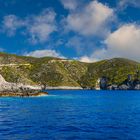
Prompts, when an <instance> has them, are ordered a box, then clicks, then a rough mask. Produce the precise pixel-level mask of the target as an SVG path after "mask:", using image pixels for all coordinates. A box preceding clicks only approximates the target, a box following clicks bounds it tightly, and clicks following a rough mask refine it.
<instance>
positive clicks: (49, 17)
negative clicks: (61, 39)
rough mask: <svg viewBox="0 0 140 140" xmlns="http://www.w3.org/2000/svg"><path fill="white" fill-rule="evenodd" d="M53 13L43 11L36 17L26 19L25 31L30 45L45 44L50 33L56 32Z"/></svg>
mask: <svg viewBox="0 0 140 140" xmlns="http://www.w3.org/2000/svg"><path fill="white" fill-rule="evenodd" d="M55 16H56V14H55V12H54V11H52V10H48V9H47V10H44V11H43V12H42V13H41V14H39V15H37V16H32V17H29V18H27V23H28V25H27V27H26V28H27V31H28V33H29V35H30V41H31V42H32V43H38V42H41V43H43V42H45V41H46V40H48V37H49V35H50V34H51V33H53V32H54V31H56V30H57V27H56V24H55Z"/></svg>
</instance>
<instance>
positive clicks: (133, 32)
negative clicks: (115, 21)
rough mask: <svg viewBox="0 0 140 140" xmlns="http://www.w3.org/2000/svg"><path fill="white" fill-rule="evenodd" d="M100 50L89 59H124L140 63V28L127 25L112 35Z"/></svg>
mask: <svg viewBox="0 0 140 140" xmlns="http://www.w3.org/2000/svg"><path fill="white" fill-rule="evenodd" d="M104 43H105V44H106V48H105V49H104V48H102V49H99V50H97V51H95V52H93V53H92V55H90V56H89V57H88V59H89V60H90V61H94V60H95V59H96V60H102V59H108V58H115V57H122V58H128V59H133V60H137V61H140V26H138V25H135V24H126V25H123V26H121V27H120V28H119V29H117V30H116V31H114V32H113V33H111V34H110V35H109V36H108V37H107V38H106V40H105V42H104Z"/></svg>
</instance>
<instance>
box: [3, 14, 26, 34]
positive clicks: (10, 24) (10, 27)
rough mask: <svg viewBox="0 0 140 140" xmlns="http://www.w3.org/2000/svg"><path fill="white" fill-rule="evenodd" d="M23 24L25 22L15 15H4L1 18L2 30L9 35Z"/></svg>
mask: <svg viewBox="0 0 140 140" xmlns="http://www.w3.org/2000/svg"><path fill="white" fill-rule="evenodd" d="M24 25H25V22H24V21H22V20H20V19H19V18H18V17H16V16H15V15H8V16H5V17H4V19H3V27H2V28H3V31H5V32H6V33H7V34H8V35H9V36H13V35H15V33H16V31H17V29H19V28H21V27H22V26H24Z"/></svg>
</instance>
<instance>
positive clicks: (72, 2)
mask: <svg viewBox="0 0 140 140" xmlns="http://www.w3.org/2000/svg"><path fill="white" fill-rule="evenodd" d="M60 1H61V3H62V4H63V6H64V8H65V9H69V10H74V9H76V8H77V6H78V2H77V0H60Z"/></svg>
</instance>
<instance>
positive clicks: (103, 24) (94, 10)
mask: <svg viewBox="0 0 140 140" xmlns="http://www.w3.org/2000/svg"><path fill="white" fill-rule="evenodd" d="M112 16H113V9H111V8H109V7H108V6H106V5H103V4H102V3H100V2H97V1H91V2H90V3H88V4H87V5H85V6H83V7H81V8H80V10H74V11H73V12H71V13H70V14H69V15H68V17H67V18H66V23H67V26H66V28H67V29H68V30H72V31H74V32H77V33H79V34H81V35H86V36H89V35H99V34H100V35H104V34H107V33H108V32H109V30H108V28H107V24H108V23H109V21H110V20H111V18H112Z"/></svg>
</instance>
